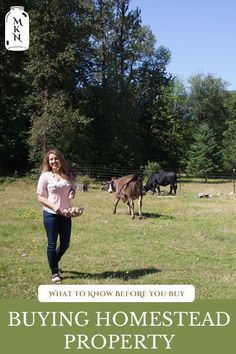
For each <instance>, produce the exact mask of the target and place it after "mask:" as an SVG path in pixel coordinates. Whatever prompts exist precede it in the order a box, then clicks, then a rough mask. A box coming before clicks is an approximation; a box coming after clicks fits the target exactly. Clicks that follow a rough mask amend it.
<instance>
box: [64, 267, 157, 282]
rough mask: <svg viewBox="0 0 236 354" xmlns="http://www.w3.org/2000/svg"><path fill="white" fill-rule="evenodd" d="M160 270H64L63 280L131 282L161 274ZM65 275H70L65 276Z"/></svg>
mask: <svg viewBox="0 0 236 354" xmlns="http://www.w3.org/2000/svg"><path fill="white" fill-rule="evenodd" d="M159 272H161V270H160V269H155V268H146V269H134V270H130V271H121V270H118V271H116V272H113V271H107V272H103V273H82V272H76V271H74V270H64V271H63V279H94V280H98V279H123V280H126V281H128V280H131V279H138V278H140V277H144V276H145V275H148V274H153V273H159ZM65 273H69V275H64V274H65Z"/></svg>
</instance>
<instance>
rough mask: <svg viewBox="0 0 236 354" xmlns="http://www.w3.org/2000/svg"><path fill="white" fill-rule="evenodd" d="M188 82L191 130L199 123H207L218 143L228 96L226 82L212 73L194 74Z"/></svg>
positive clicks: (223, 125)
mask: <svg viewBox="0 0 236 354" xmlns="http://www.w3.org/2000/svg"><path fill="white" fill-rule="evenodd" d="M189 83H190V111H191V113H192V118H193V130H194V127H197V126H198V125H199V124H202V123H207V124H208V126H209V128H210V129H212V131H213V132H214V133H215V136H216V139H217V141H218V143H219V144H222V134H223V132H224V130H225V123H226V119H227V109H226V105H225V103H226V100H227V97H228V92H227V90H226V89H227V85H228V84H227V82H225V81H223V80H222V79H221V78H215V77H214V76H213V75H211V74H208V75H206V76H204V75H201V74H199V75H195V76H192V77H191V78H190V80H189Z"/></svg>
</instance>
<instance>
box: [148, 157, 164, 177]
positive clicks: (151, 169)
mask: <svg viewBox="0 0 236 354" xmlns="http://www.w3.org/2000/svg"><path fill="white" fill-rule="evenodd" d="M161 169H162V168H161V165H160V164H159V163H157V162H151V161H148V163H147V164H146V165H145V166H144V169H143V176H144V177H145V178H149V177H150V176H151V175H153V174H154V173H156V172H158V171H160V170H161Z"/></svg>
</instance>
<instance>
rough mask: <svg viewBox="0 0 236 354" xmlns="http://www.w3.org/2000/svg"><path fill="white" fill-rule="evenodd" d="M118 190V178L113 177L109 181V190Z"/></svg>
mask: <svg viewBox="0 0 236 354" xmlns="http://www.w3.org/2000/svg"><path fill="white" fill-rule="evenodd" d="M115 191H116V179H115V178H112V179H111V181H110V182H109V188H108V192H109V193H112V192H115Z"/></svg>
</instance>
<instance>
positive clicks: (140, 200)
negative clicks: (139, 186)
mask: <svg viewBox="0 0 236 354" xmlns="http://www.w3.org/2000/svg"><path fill="white" fill-rule="evenodd" d="M142 205H143V202H142V196H141V195H140V196H139V197H138V212H139V219H142V218H143V213H142Z"/></svg>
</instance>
